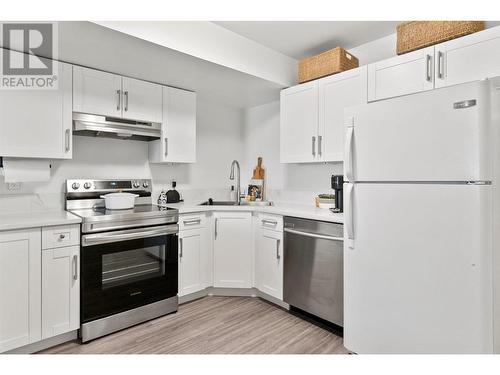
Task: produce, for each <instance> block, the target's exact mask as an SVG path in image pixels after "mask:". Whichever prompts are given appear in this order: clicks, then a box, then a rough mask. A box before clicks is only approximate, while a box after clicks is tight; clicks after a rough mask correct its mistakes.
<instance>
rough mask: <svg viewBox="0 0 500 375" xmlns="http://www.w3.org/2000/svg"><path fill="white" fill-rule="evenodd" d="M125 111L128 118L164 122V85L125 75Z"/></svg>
mask: <svg viewBox="0 0 500 375" xmlns="http://www.w3.org/2000/svg"><path fill="white" fill-rule="evenodd" d="M122 91H123V112H122V116H123V117H124V118H127V119H132V120H139V121H149V122H159V123H161V122H162V118H163V110H162V95H163V94H162V86H161V85H158V84H156V83H151V82H146V81H141V80H138V79H133V78H128V77H123V78H122Z"/></svg>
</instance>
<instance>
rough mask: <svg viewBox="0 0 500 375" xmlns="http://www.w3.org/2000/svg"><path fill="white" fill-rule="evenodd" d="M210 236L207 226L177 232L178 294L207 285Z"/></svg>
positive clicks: (196, 290) (182, 294) (185, 293)
mask: <svg viewBox="0 0 500 375" xmlns="http://www.w3.org/2000/svg"><path fill="white" fill-rule="evenodd" d="M209 242H210V238H209V234H208V228H197V229H188V230H183V231H180V232H179V296H180V297H182V296H185V295H187V294H191V293H195V292H198V291H200V290H202V289H205V288H206V287H207V276H208V275H207V269H208V259H209V256H208V255H209V254H208V253H209V251H210V246H209Z"/></svg>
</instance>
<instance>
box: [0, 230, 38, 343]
mask: <svg viewBox="0 0 500 375" xmlns="http://www.w3.org/2000/svg"><path fill="white" fill-rule="evenodd" d="M41 256H42V254H41V234H40V228H37V229H28V230H16V231H8V232H0V298H1V300H0V352H4V351H7V350H11V349H14V348H18V347H20V346H24V345H27V344H30V343H33V342H35V341H38V340H40V339H41V319H40V311H41V288H40V280H41V270H42V267H41Z"/></svg>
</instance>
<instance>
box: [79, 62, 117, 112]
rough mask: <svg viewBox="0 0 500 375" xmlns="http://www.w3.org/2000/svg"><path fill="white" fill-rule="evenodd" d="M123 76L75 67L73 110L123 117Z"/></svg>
mask: <svg viewBox="0 0 500 375" xmlns="http://www.w3.org/2000/svg"><path fill="white" fill-rule="evenodd" d="M121 89H122V78H121V76H119V75H116V74H111V73H106V72H101V71H99V70H94V69H88V68H82V67H81V66H74V67H73V111H75V112H82V113H90V114H94V115H102V116H112V117H121V116H122V107H123V98H122V91H121Z"/></svg>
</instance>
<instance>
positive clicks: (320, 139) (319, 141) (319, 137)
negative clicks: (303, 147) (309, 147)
mask: <svg viewBox="0 0 500 375" xmlns="http://www.w3.org/2000/svg"><path fill="white" fill-rule="evenodd" d="M322 141H323V136H322V135H318V155H319V156H321V153H322V151H321V143H323V142H322Z"/></svg>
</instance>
